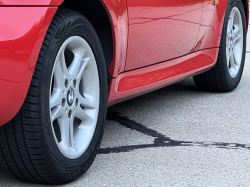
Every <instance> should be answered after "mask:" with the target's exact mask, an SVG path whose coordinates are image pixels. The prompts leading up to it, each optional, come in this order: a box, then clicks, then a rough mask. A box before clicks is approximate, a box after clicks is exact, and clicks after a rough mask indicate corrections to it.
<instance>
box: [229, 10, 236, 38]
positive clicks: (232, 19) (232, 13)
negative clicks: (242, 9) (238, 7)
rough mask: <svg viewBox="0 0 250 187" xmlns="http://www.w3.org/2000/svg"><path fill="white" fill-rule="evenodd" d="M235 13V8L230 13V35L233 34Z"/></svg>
mask: <svg viewBox="0 0 250 187" xmlns="http://www.w3.org/2000/svg"><path fill="white" fill-rule="evenodd" d="M234 14H235V10H233V11H232V12H231V14H230V17H229V22H228V27H227V33H228V35H229V36H230V35H231V32H232V30H233V26H234V25H233V23H234Z"/></svg>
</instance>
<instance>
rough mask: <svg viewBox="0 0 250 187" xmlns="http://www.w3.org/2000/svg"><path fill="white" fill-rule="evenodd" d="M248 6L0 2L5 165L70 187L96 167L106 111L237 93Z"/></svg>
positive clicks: (150, 0)
mask: <svg viewBox="0 0 250 187" xmlns="http://www.w3.org/2000/svg"><path fill="white" fill-rule="evenodd" d="M248 12H249V4H248V0H81V1H80V0H64V1H63V0H21V1H20V0H0V64H1V68H0V88H1V92H0V103H1V104H0V126H1V127H0V165H1V167H2V168H4V169H5V171H8V172H9V173H11V174H12V175H14V176H16V177H17V178H19V179H21V180H24V181H29V182H36V183H49V184H64V183H68V182H71V181H73V180H75V179H77V178H79V177H80V176H81V175H82V174H83V173H84V172H86V171H87V170H88V168H89V167H90V166H91V164H92V163H93V161H94V159H95V157H96V154H97V153H98V149H99V146H100V143H101V139H102V135H103V131H104V124H105V120H106V111H107V107H108V106H111V105H114V104H116V103H119V102H122V101H125V100H127V99H130V98H133V97H136V96H139V95H142V94H145V93H147V92H150V91H153V90H156V89H159V88H162V87H164V86H167V85H170V84H173V83H175V82H178V81H181V80H183V79H185V78H188V77H193V78H194V82H195V83H196V85H197V86H198V87H199V88H200V89H202V90H205V91H212V92H229V91H232V90H234V89H235V88H236V87H237V85H238V84H239V82H240V79H241V76H242V72H243V68H244V62H245V54H246V32H247V27H248V15H249V14H248Z"/></svg>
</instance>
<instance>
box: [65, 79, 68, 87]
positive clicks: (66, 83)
mask: <svg viewBox="0 0 250 187" xmlns="http://www.w3.org/2000/svg"><path fill="white" fill-rule="evenodd" d="M65 87H66V88H68V87H69V81H68V79H66V80H65Z"/></svg>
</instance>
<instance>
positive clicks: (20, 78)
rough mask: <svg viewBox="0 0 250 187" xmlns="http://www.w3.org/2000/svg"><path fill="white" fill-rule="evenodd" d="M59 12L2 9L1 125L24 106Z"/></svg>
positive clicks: (0, 49)
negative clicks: (40, 52)
mask: <svg viewBox="0 0 250 187" xmlns="http://www.w3.org/2000/svg"><path fill="white" fill-rule="evenodd" d="M56 10H57V8H47V7H0V33H1V34H0V57H1V58H0V64H1V68H0V88H1V92H0V103H1V104H0V125H3V124H5V123H7V122H8V121H9V120H11V119H12V118H13V117H14V116H15V115H16V113H17V112H18V110H19V109H20V107H21V106H22V104H23V101H24V99H25V97H26V94H27V91H28V88H29V85H30V81H31V78H32V75H33V71H34V68H35V65H36V61H37V58H38V54H39V51H40V48H41V45H42V42H43V39H44V36H45V34H46V32H47V28H48V26H49V24H50V22H51V19H52V17H53V15H54V13H55V12H56ZM31 15H32V16H31ZM6 18H8V19H6ZM24 20H25V21H24Z"/></svg>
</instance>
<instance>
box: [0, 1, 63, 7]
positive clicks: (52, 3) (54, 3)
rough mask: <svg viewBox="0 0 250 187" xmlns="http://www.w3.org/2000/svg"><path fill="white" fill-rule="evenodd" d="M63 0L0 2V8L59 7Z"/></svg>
mask: <svg viewBox="0 0 250 187" xmlns="http://www.w3.org/2000/svg"><path fill="white" fill-rule="evenodd" d="M62 2H63V0H0V6H16V5H18V6H26V5H28V6H59V5H60V4H62Z"/></svg>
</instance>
